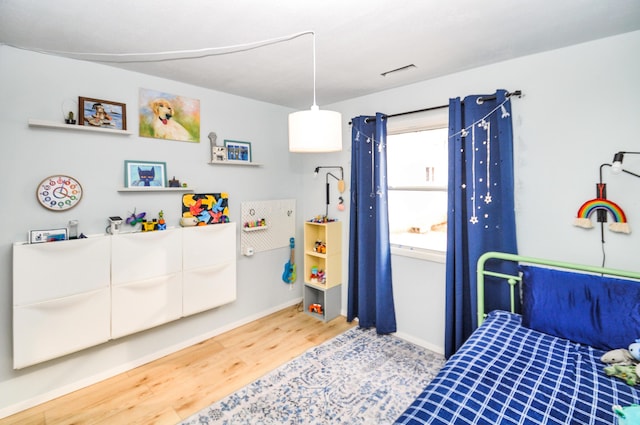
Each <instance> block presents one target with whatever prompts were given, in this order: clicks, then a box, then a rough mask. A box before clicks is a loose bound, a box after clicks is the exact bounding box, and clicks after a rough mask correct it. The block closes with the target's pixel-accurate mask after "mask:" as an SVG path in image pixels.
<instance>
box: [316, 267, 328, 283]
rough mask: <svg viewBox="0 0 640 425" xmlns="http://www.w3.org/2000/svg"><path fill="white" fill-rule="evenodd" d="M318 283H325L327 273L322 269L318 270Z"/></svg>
mask: <svg viewBox="0 0 640 425" xmlns="http://www.w3.org/2000/svg"><path fill="white" fill-rule="evenodd" d="M318 283H320V284H322V285H325V284H326V283H327V275H326V274H325V272H324V270H318Z"/></svg>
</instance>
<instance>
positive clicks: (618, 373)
mask: <svg viewBox="0 0 640 425" xmlns="http://www.w3.org/2000/svg"><path fill="white" fill-rule="evenodd" d="M604 373H606V374H607V376H615V377H616V378H620V379H622V380H623V381H625V382H626V383H627V384H629V385H637V384H638V383H640V364H637V365H619V364H615V365H611V366H606V367H605V368H604Z"/></svg>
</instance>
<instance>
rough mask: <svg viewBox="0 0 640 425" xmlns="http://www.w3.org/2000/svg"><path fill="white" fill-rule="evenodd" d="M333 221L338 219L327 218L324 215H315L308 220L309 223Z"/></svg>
mask: <svg viewBox="0 0 640 425" xmlns="http://www.w3.org/2000/svg"><path fill="white" fill-rule="evenodd" d="M334 221H338V219H336V218H329V217H327V216H326V215H317V216H315V217H314V218H312V219H311V220H309V223H331V222H334Z"/></svg>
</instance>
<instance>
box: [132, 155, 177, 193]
mask: <svg viewBox="0 0 640 425" xmlns="http://www.w3.org/2000/svg"><path fill="white" fill-rule="evenodd" d="M124 187H126V188H132V187H138V188H139V187H149V188H159V187H167V164H166V162H156V161H133V160H125V161H124Z"/></svg>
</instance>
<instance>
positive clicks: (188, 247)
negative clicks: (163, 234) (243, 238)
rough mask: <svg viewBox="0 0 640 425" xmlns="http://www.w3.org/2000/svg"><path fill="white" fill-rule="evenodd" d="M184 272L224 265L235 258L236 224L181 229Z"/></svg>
mask: <svg viewBox="0 0 640 425" xmlns="http://www.w3.org/2000/svg"><path fill="white" fill-rule="evenodd" d="M183 244H184V249H183V260H182V263H183V267H184V269H185V270H189V269H197V268H201V267H208V266H212V265H214V264H219V263H226V262H228V261H230V260H235V258H236V224H235V223H224V224H212V225H209V226H197V227H185V228H184V229H183Z"/></svg>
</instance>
